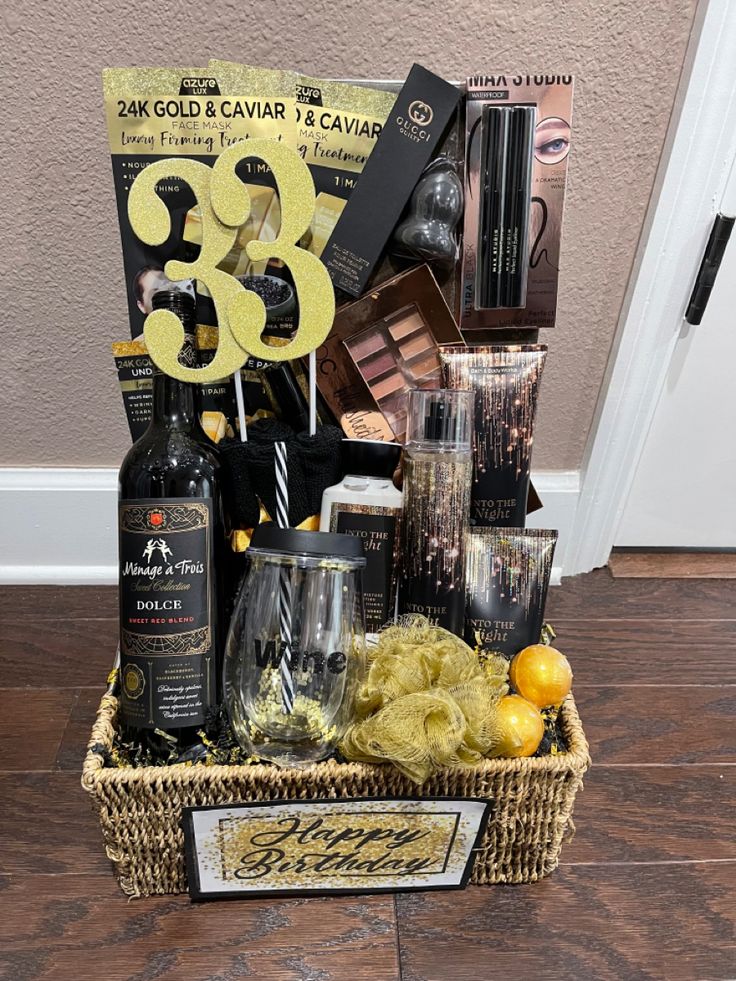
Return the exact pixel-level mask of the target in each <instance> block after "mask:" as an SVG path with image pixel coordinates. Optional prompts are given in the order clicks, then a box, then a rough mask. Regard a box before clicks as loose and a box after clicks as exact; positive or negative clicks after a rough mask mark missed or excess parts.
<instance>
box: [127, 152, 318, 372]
mask: <svg viewBox="0 0 736 981" xmlns="http://www.w3.org/2000/svg"><path fill="white" fill-rule="evenodd" d="M250 157H257V158H258V159H260V160H262V161H263V162H264V163H265V164H266V165H267V166H268V167H269V168H270V169H271V171H272V173H273V176H274V179H275V181H276V186H277V189H278V193H279V197H280V201H281V227H280V229H279V234H278V235H277V237H276V238H275V240H274V241H272V242H260V241H257V240H255V241H251V242H248V244H247V245H246V247H245V250H246V253H247V255H248V257H249V258H250V259H251V260H252V261H254V262H257V261H259V260H262V259H268V258H274V259H278V260H280V261H281V262H283V263H284V265H285V266H287V267H288V268H289V269H290V271H291V274H292V278H293V280H294V292H295V294H296V296H297V300H298V303H299V326H298V328H297V329H296V331H295V333H294V335H293V337H292V338H291V340H290V341H289V342H288V343H287V344H284V345H282V346H279V347H272V346H270V345H268V344H265V343H264V341H263V340H262V336H261V335H262V334H263V330H264V328H265V326H266V307H265V305H264V303H263V301H262V299H261V298H260V297H259V296H257V295H256V294H255V293H254V292H252V291H251V290H248V289H246V288H245V287H244V286H243V284H242V283H240V282H239V281H238V280H237V279H236V278H235V277H234V276H232V275H231V274H230V273H227V272H225V271H224V270H222V269H219V268H218V265H219V264H220V263H221V262H222V261H223V259H224V258H225V257H226V256H227V255H228V253H229V252H230V250H231V249H232V247H233V244H234V242H235V237H236V235H237V232H238V228H239V227H240V226H241V225H242V224H244V222H246V221H247V220H248V216H249V215H250V212H251V199H250V195H249V193H248V189H247V188H246V186H245V184H243V182H242V181H241V180H240V178H239V177H238V176H237V175H236V173H235V169H236V167H237V166H238V164H239V163H240V162H241V161H242V160H245V159H247V158H250ZM172 174H175V175H176V176H177V177H179V178H180V179H181V180H183V181H185V182H186V183H187V184H188V185H189V187H190V188H191V190H192V192H193V193H194V196H195V197H196V199H197V203H198V205H199V207H200V209H201V214H202V245H201V248H200V252H199V255H198V257H197V258H196V259H195V260H193V261H191V262H182V261H180V260H176V259H171V260H169V261H168V262H167V263H166V266H165V269H164V272H165V274H166V276H167V277H168V278H169V279H170V280H172V281H174V282H176V281H180V280H185V279H196V280H198V281H199V282H200V283H202V284H203V285H204V286H205V287H206V288H207V290H208V291H209V293H210V295H211V297H212V300H213V302H214V305H215V310H216V313H217V322H218V328H219V337H218V346H217V351H216V353H215V356H214V357H213V359H212V361H211V362H210V363H209V364H207V365H205V366H204V367H202V368H187V367H184V366H183V365H182V364H180V363H179V352H180V351H181V349H182V347H183V344H184V329H183V327H182V324H181V321H180V320H179V318H178V317H177V316H176V314H174V313H172V312H171V311H170V310H154V311H153V313H150V314H149V315H148V317H147V318H146V322H145V325H144V336H145V339H146V346H147V348H148V352H149V354H150V355H151V358H152V359H153V361H154V362H155V364H156V365H157V366H158V367H159V368H160V369H161V370H162V371H164V372H165V373H166V374H167V375H171V376H172V377H173V378H178V379H179V380H180V381H186V382H200V383H201V382H213V381H217V380H218V379H219V378H223V377H225V376H227V375H231V374H233V373H234V372H236V371H239V370H240V368H241V367H242V366H243V364H244V363H245V361H246V358H247V357H248V356H249V355H253V356H254V357H256V358H262V359H263V360H266V361H287V360H291V359H292V358H301V357H304V356H305V355H307V354H309V353H310V352H311V351H314V350H315V349H316V348H318V347H319V345H320V344H322V342H323V341H324V340H325V338H326V337H327V335H328V334H329V332H330V329H331V327H332V322H333V319H334V316H335V293H334V290H333V287H332V281H331V279H330V275H329V273H328V272H327V269H326V268H325V266H324V265H323V263H322V262H321V261H320V260H319V259H318V258H317V256H315V255H313V254H312V253H311V252H307V251H306V250H304V249H302V248H300V247H299V246H298V245H296V244H295V243H296V242H298V241H299V240H300V239H301V238H302V236H303V235H304V233H305V232H306V231H307V229H308V228H309V226H310V223H311V221H312V217H313V215H314V209H315V203H316V197H315V192H314V181H313V180H312V176H311V174H310V173H309V168H308V167H307V165H306V164H305V163H304V161H303V160H302V159H301V157H300V156H299V154H298V153H297V152H296V151H295V150H292V149H291V148H290V147H288V146H286V145H285V144H283V143H279V142H278V141H276V140H244V141H242V142H240V143H236V144H234V145H233V146H231V147H228V149H226V150H225V151H223V153H221V154H220V156H219V157H218V158H217V160H216V162H215V164H214V165H213V166H212V167H209V166H208V165H207V164H205V163H202V162H201V161H198V160H189V159H181V158H173V159H166V160H158V161H156V162H155V163H152V164H149V165H148V166H147V167H146V168H145V169H144V170H142V171H141V173H140V174H139V175H138V176H137V177H136V179H135V181H134V182H133V185H132V187H131V189H130V194H129V198H128V216H129V218H130V224H131V227H132V229H133V231H134V232H135V234H136V235H137V236H138V238H139V239H141V241H142V242H145V243H146V244H148V245H161V244H162V243H164V242H165V241H166V240H167V239H168V237H169V235H170V234H171V215H170V214H169V210H168V208H167V207H166V205H165V204H164V202H163V200H162V199H161V198H160V197H159V196H158V194H157V193H156V185H157V184H158V183H159V181H162V180H164V179H165V178H167V177H171V175H172Z"/></svg>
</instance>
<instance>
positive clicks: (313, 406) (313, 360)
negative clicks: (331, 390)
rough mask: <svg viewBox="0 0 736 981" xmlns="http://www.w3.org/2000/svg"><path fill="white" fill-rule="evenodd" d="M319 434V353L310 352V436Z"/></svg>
mask: <svg viewBox="0 0 736 981" xmlns="http://www.w3.org/2000/svg"><path fill="white" fill-rule="evenodd" d="M316 432H317V352H316V351H310V352H309V435H310V436H314V435H315V434H316Z"/></svg>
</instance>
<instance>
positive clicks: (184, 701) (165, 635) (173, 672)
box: [119, 498, 216, 729]
mask: <svg viewBox="0 0 736 981" xmlns="http://www.w3.org/2000/svg"><path fill="white" fill-rule="evenodd" d="M212 524H213V513H212V502H211V500H207V499H202V498H199V499H197V500H182V499H181V498H161V499H158V500H156V499H145V500H136V501H121V502H120V513H119V528H120V676H121V696H122V697H121V709H122V714H123V718H124V721H125V722H126V723H127V724H128V725H132V726H136V727H139V728H145V729H179V728H186V727H189V726H196V725H201V724H202V723H203V722H204V717H205V713H206V712H207V710H208V709H209V708H210V707H211V706H212V704H213V701H214V698H215V691H216V688H215V677H214V669H215V637H214V622H215V608H214V603H215V596H214V578H213V533H212Z"/></svg>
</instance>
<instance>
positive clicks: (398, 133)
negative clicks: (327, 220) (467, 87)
mask: <svg viewBox="0 0 736 981" xmlns="http://www.w3.org/2000/svg"><path fill="white" fill-rule="evenodd" d="M460 97H461V92H460V89H458V88H457V87H456V86H454V85H451V84H450V83H449V82H446V81H444V79H442V78H439V76H437V75H434V74H433V73H432V72H430V71H427V69H426V68H423V67H422V66H421V65H413V66H412V69H411V71H410V72H409V75H408V76H407V79H406V81H405V82H404V85H403V87H402V89H401V91H400V92H399V94H398V96H397V97H396V102H395V103H394V107H393V109H392V110H391V114H390V115H389V117H388V119H387V120H386V123H385V125H384V127H383V130H382V131H381V135H380V137H379V138H378V142H377V143H376V145H375V147H374V148H373V151H372V152H371V155H370V157H369V158H368V161H367V163H366V165H365V167H364V169H363V173H362V174H361V175H360V179H359V181H358V184H357V187H356V188H355V190H354V191H353V192H352V194H351V195H350V199H349V200H348V203H347V204H346V206H345V208H344V210H343V212H342V214H341V216H340V218H339V219H338V222H337V225H336V226H335V229H334V231H333V232H332V235H331V236H330V240H329V242H328V243H327V246H326V248H325V250H324V252H323V254H322V261H323V262H324V264H325V265H326V266H327V268H328V270H329V272H330V275H331V276H332V281H333V282H334V284H335V286H336V287H338V288H339V289H341V290H344V291H345V292H346V293H349V294H350V295H351V296H356V297H357V296H360V295H361V294H362V293H363V292H364V291H365V287H366V284H367V282H368V280H369V279H370V276H371V274H372V272H373V269H374V268H375V266H376V264H377V262H378V260H379V259H380V257H381V253H382V252H383V250H384V248H385V246H386V243H387V241H388V239H389V238H390V236H391V233H392V232H393V230H394V228H395V227H396V225H397V223H398V221H399V218H400V217H401V213H402V211H403V210H404V208H405V206H406V203H407V201H408V200H409V197H410V196H411V192H412V191H413V190H414V187H415V185H416V183H417V181H418V180H419V177H420V175H421V173H422V171H423V170H424V168H425V167H426V165H427V163H428V162H429V161H430V160H431V158H432V154H433V153H434V151H435V149H436V148H437V145H438V143H439V142H440V139H441V138H442V135H443V133H444V131H445V130H446V129H447V126H448V125H449V123H450V120H451V119H452V116H453V113H454V112H455V110H456V109H457V105H458V102H459V101H460Z"/></svg>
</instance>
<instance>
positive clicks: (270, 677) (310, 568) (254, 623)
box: [224, 524, 365, 766]
mask: <svg viewBox="0 0 736 981" xmlns="http://www.w3.org/2000/svg"><path fill="white" fill-rule="evenodd" d="M247 556H248V568H247V571H246V574H245V577H244V579H243V582H242V584H241V587H240V592H239V594H238V598H237V600H236V603H235V611H234V613H233V618H232V621H231V624H230V631H229V634H228V638H227V644H226V647H225V679H224V680H225V705H226V707H227V711H228V714H229V716H230V722H231V724H232V727H233V730H234V732H235V735H236V737H237V739H238V742H239V743H240V745H241V746H242V747H243V748H244V749H245V750H246V751H248V752H252V753H253V754H254V755H255V756H258V757H260V758H261V759H265V760H270V761H271V762H272V763H277V764H279V765H281V766H300V765H306V764H309V763H313V762H315V761H317V760H321V759H324V758H325V757H326V756H329V755H330V753H331V752H332V751H333V749H334V748H335V746H336V745H337V743H338V742H339V740H340V739H341V737H342V735H343V734H344V732H345V729H346V727H347V725H348V723H349V722H350V720H351V718H352V714H353V707H354V700H355V693H356V689H357V686H358V683H359V682H360V680H361V677H362V674H363V670H364V662H365V650H364V644H365V628H364V616H363V593H362V586H361V574H362V569H363V568H364V566H365V558H364V556H363V546H362V544H361V542H360V540H359V539H357V538H354V537H352V536H350V535H334V534H326V533H324V532H310V531H297V530H296V529H294V528H277V527H275V526H273V525H268V524H266V525H259V526H258V527H257V528H256V530H255V531H254V533H253V538H252V541H251V544H250V547H249V548H248V551H247Z"/></svg>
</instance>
